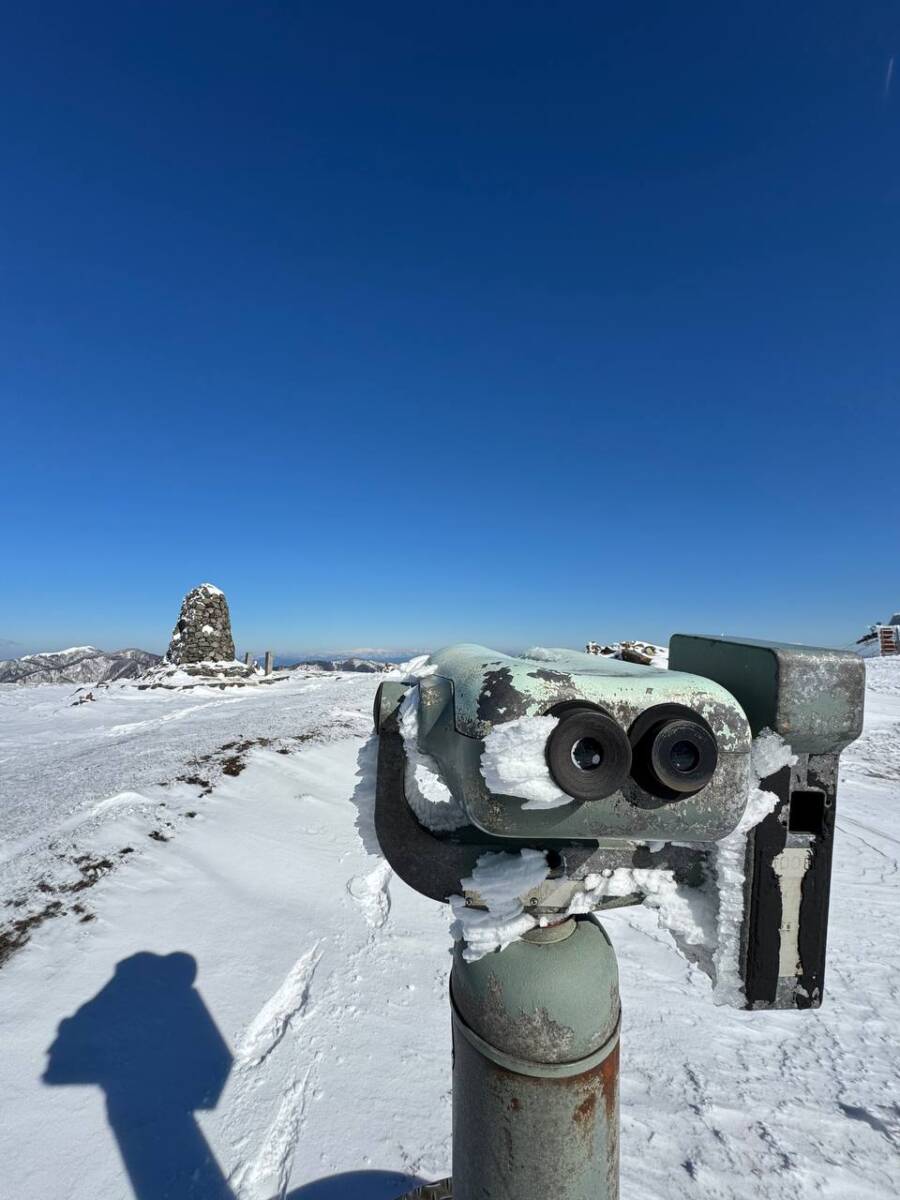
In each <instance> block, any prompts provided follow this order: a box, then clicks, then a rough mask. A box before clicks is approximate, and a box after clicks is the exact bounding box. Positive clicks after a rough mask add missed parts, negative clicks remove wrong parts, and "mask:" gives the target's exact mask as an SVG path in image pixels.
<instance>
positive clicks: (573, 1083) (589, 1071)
mask: <svg viewBox="0 0 900 1200" xmlns="http://www.w3.org/2000/svg"><path fill="white" fill-rule="evenodd" d="M461 949H462V944H461V943H459V942H457V945H456V950H455V953H454V962H453V971H452V973H451V977H450V993H451V1005H452V1008H453V1200H548V1198H549V1197H552V1198H553V1200H618V1195H619V1018H620V1005H619V972H618V966H617V963H616V956H615V953H614V951H613V948H612V945H611V943H610V940H609V938H608V937H607V935H606V932H605V930H603V929H602V928H601V926H600V925H598V924H597V923H596V922H595V921H593V920H591V919H590V918H588V917H579V918H572V917H569V918H568V919H567V920H565V921H563V922H562V923H561V924H558V925H554V926H549V927H547V928H544V929H541V928H537V929H533V930H531V931H530V932H529V933H527V934H525V936H524V938H523V939H521V940H520V941H517V942H513V943H512V945H510V946H507V947H506V949H505V950H502V951H500V952H496V953H493V954H489V955H486V956H485V957H484V958H480V959H478V960H477V961H475V962H471V963H467V962H466V961H465V960H464V959H463V957H462V952H461Z"/></svg>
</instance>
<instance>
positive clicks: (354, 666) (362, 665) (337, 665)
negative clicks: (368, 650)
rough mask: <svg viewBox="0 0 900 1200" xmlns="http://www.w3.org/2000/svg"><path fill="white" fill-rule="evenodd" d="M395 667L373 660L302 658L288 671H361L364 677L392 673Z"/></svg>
mask: <svg viewBox="0 0 900 1200" xmlns="http://www.w3.org/2000/svg"><path fill="white" fill-rule="evenodd" d="M396 665H397V664H396V663H391V662H380V661H376V660H375V659H373V658H304V659H303V661H302V662H298V663H292V664H291V667H290V668H289V669H290V670H295V669H296V668H297V667H302V668H303V670H305V671H309V670H312V671H315V670H322V671H362V672H363V674H366V675H375V674H377V673H378V672H379V671H392V670H394V668H395V667H396Z"/></svg>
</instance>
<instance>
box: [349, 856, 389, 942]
mask: <svg viewBox="0 0 900 1200" xmlns="http://www.w3.org/2000/svg"><path fill="white" fill-rule="evenodd" d="M392 875H393V871H392V870H391V868H390V865H389V863H388V861H387V859H384V858H383V859H382V860H381V861H380V862H379V864H378V866H377V867H376V868H375V869H374V871H370V872H369V874H368V875H354V876H353V878H352V879H350V880H348V881H347V891H348V892H349V893H350V895H351V896H352V897H353V899H354V900H355V901H356V903H357V904H358V905H359V907H360V908H361V909H362V912H363V916H364V917H365V918H366V920H367V921H368V923H369V924H370V925H371V926H372V928H373V929H381V927H382V926H383V925H384V923H385V921H386V920H387V919H388V914H389V913H390V911H391V896H390V892H389V891H388V886H389V884H390V882H391V876H392Z"/></svg>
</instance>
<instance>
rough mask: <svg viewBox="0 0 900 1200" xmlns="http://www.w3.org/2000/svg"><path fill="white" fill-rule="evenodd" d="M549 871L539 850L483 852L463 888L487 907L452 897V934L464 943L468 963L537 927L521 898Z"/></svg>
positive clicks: (540, 882) (537, 885) (545, 876)
mask: <svg viewBox="0 0 900 1200" xmlns="http://www.w3.org/2000/svg"><path fill="white" fill-rule="evenodd" d="M549 874H550V868H549V867H548V866H547V855H546V854H545V853H544V851H543V850H520V851H519V852H518V853H517V854H503V853H501V854H492V853H488V854H482V855H481V857H480V858H479V859H478V861H477V862H476V864H475V869H474V870H473V871H472V874H471V875H469V876H468V877H467V878H466V879H463V880H462V886H463V889H464V890H465V891H468V892H477V893H478V897H479V899H480V900H481V902H482V904H483V905H484V906H485V907H484V908H474V907H471V906H469V905H467V904H466V902H465V899H464V898H463V897H462V896H451V897H450V909H451V912H452V913H453V917H454V920H453V923H452V924H451V926H450V933H451V934H452V936H453V937H454V938H455V939H456V940H457V941H460V940H461V941H463V942H465V947H464V948H463V952H462V956H463V958H464V959H465V960H466V962H475V961H476V959H479V958H483V957H484V956H485V954H490V953H491V952H492V951H494V950H503V949H504V947H506V946H508V945H510V943H511V942H515V941H517V940H518V939H519V938H520V937H521V936H522V934H523V933H527V932H528V930H529V929H533V928H534V927H535V925H536V924H537V920H536V919H535V918H534V917H533V916H531V915H530V914H529V913H526V912H525V906H524V905H523V903H522V897H523V896H525V895H527V894H528V893H529V892H530V891H532V890H533V889H534V888H536V887H539V886H540V885H541V884H542V883H543V882H544V880H545V879H546V878H547V876H548V875H549Z"/></svg>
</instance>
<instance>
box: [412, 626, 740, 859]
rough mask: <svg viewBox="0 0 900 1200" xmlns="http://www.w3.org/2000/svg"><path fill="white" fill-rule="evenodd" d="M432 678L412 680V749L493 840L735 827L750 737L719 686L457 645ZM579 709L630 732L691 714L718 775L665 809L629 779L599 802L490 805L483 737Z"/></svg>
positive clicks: (501, 798) (586, 659) (675, 834)
mask: <svg viewBox="0 0 900 1200" xmlns="http://www.w3.org/2000/svg"><path fill="white" fill-rule="evenodd" d="M431 661H432V663H433V664H434V666H435V673H434V674H432V675H428V676H426V677H425V678H423V679H422V680H421V681H420V685H419V688H420V699H419V738H418V741H419V748H420V749H421V750H422V751H424V752H425V753H427V754H430V755H431V756H432V757H433V758H434V759H435V760H436V761H437V763H438V764H439V766H440V769H441V773H442V776H443V778H444V780H445V781H446V783H447V784H448V786H449V788H450V790H451V792H452V793H453V795H454V797H455V799H456V800H457V801H458V802H459V803H460V804H461V805H462V806H463V807H464V809H465V811H466V814H467V815H468V817H469V819H470V820H471V822H472V824H473V825H474V826H476V827H477V828H478V829H480V830H482V831H483V832H484V833H488V834H491V835H492V836H494V837H500V838H517V839H526V840H528V839H532V840H538V841H544V842H546V841H547V840H548V839H559V840H573V839H575V840H578V839H582V840H583V839H589V840H598V841H600V842H601V844H602V843H603V842H605V841H610V842H615V841H619V840H621V841H632V842H633V841H640V840H660V841H682V842H707V841H716V840H718V839H719V838H722V837H725V836H726V835H727V834H728V833H730V832H731V830H732V829H733V828H734V827H735V825H736V824H737V822H738V821H739V820H740V817H741V815H742V814H743V811H744V808H745V807H746V803H747V797H748V794H749V751H750V727H749V725H748V722H747V718H746V716H745V715H744V712H743V710H742V709H741V706H740V705H739V704H738V703H737V701H736V700H735V698H734V697H733V696H732V695H731V694H730V693H729V692H728V691H727V690H726V689H725V688H724V687H722V686H721V685H720V684H718V683H714V682H713V681H712V680H709V679H704V678H701V677H699V676H697V675H691V674H686V673H684V672H678V671H670V670H669V671H667V670H660V669H658V668H655V667H644V666H639V665H637V664H635V663H627V662H621V661H619V660H617V659H611V658H601V657H598V656H596V655H592V654H580V653H578V652H576V651H573V650H544V651H541V657H540V658H528V657H518V658H517V657H513V656H512V655H508V654H500V653H498V652H497V651H495V650H489V649H487V648H486V647H484V646H477V645H459V646H450V647H447V648H445V649H443V650H439V651H437V652H436V653H435V654H433V655H432V656H431ZM573 703H578V704H581V705H584V706H587V707H594V708H597V709H599V710H602V711H603V712H605V713H607V714H608V715H609V716H611V717H613V718H614V719H615V720H616V721H617V722H618V723H619V724H620V725H621V727H622V728H623V729H624V730H625V731H626V732H627V731H628V730H629V729H630V728H631V727H632V725H633V724H634V722H635V721H636V720H637V719H638V717H640V716H642V714H644V713H646V711H647V710H648V709H650V708H653V707H655V706H657V705H664V704H674V705H680V706H683V707H684V708H687V709H690V710H692V711H693V712H695V713H697V714H699V716H700V717H702V718H703V720H705V721H706V722H707V724H708V725H709V727H710V729H711V730H712V732H713V733H714V735H715V737H716V740H717V743H718V751H719V758H718V765H717V767H716V770H715V773H714V775H713V777H712V779H711V780H710V782H709V783H708V784H707V785H706V786H705V787H703V788H701V789H700V790H699V791H697V792H695V793H693V794H690V795H687V796H684V797H682V798H679V799H678V800H677V802H674V803H673V802H665V801H662V800H660V799H659V798H658V797H657V796H654V795H652V794H651V793H649V792H647V791H645V790H644V789H643V788H642V787H640V786H639V785H638V783H637V782H635V780H634V779H629V780H628V781H627V783H626V784H625V785H623V787H621V788H620V789H619V790H618V791H616V792H614V793H613V794H612V795H610V796H608V797H607V798H606V799H604V800H600V801H592V802H590V803H581V802H578V801H576V800H573V801H572V802H571V803H570V804H567V805H565V806H562V807H559V808H552V809H547V810H540V809H533V808H528V809H526V808H523V801H522V799H521V798H520V797H516V796H505V795H496V794H494V793H492V792H491V791H490V790H489V789H488V787H487V786H486V784H485V781H484V778H483V777H482V773H481V769H480V768H481V756H482V752H483V749H484V738H485V737H486V736H487V735H488V734H489V733H490V731H491V729H492V728H493V727H494V726H495V725H497V724H499V723H502V722H507V721H512V720H514V719H516V718H519V717H529V716H537V715H544V714H547V713H551V712H554V711H556V710H557V709H559V708H560V706H565V705H571V704H573Z"/></svg>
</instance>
